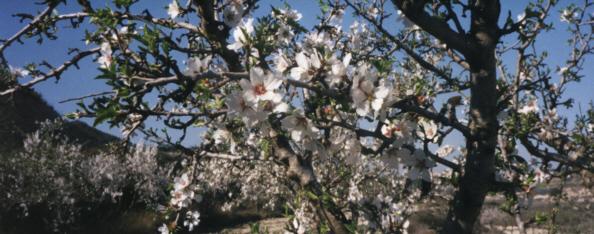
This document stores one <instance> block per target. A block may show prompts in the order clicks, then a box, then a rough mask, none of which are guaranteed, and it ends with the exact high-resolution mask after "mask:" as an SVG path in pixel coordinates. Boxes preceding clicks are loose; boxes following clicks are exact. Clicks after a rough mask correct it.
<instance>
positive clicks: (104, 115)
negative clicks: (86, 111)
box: [93, 105, 118, 127]
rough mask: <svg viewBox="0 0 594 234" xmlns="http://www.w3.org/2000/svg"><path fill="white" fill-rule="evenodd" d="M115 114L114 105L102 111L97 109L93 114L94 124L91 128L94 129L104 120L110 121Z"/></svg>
mask: <svg viewBox="0 0 594 234" xmlns="http://www.w3.org/2000/svg"><path fill="white" fill-rule="evenodd" d="M117 113H118V112H117V108H116V107H115V106H114V105H110V106H109V107H107V108H104V109H98V110H97V112H95V122H93V127H96V126H97V125H99V124H101V123H103V122H105V121H106V120H109V119H112V118H113V117H115V116H116V114H117Z"/></svg>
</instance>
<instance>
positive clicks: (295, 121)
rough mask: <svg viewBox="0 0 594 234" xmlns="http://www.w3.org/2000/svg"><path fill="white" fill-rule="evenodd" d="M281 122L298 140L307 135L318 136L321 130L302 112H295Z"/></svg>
mask: <svg viewBox="0 0 594 234" xmlns="http://www.w3.org/2000/svg"><path fill="white" fill-rule="evenodd" d="M281 122H282V127H283V128H284V129H285V130H287V131H288V132H289V134H290V135H291V139H293V140H294V141H296V142H301V140H303V139H304V138H306V137H308V138H316V137H317V134H318V132H319V130H318V128H316V127H315V126H314V125H313V123H312V121H311V120H310V119H308V118H307V117H305V115H304V114H303V113H302V112H294V113H292V114H291V115H289V116H287V117H285V118H284V119H283V120H282V121H281Z"/></svg>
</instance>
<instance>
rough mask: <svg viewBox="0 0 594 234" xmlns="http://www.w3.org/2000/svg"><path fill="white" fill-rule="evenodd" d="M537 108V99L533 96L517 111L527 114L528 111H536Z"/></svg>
mask: <svg viewBox="0 0 594 234" xmlns="http://www.w3.org/2000/svg"><path fill="white" fill-rule="evenodd" d="M538 110H539V109H538V100H536V98H534V99H531V100H530V101H528V102H527V103H526V105H524V106H523V107H522V108H520V109H519V110H518V113H520V114H525V115H527V114H530V113H536V112H537V111H538Z"/></svg>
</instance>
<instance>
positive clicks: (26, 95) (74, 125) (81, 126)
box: [0, 89, 118, 152]
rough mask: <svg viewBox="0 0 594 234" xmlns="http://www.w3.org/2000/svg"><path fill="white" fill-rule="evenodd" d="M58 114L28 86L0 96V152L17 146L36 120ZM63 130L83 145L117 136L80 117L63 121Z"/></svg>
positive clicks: (104, 141)
mask: <svg viewBox="0 0 594 234" xmlns="http://www.w3.org/2000/svg"><path fill="white" fill-rule="evenodd" d="M60 117H61V116H60V114H59V113H58V112H57V111H56V110H54V108H52V107H51V106H50V105H49V104H48V103H47V102H45V101H44V100H43V98H42V97H41V95H40V94H38V93H36V92H35V91H33V90H31V89H22V90H19V91H17V92H15V93H14V94H12V95H9V96H1V97H0V139H2V140H0V152H3V151H11V150H13V149H16V148H19V146H21V144H22V141H23V138H24V136H25V135H26V134H27V133H30V132H33V131H35V130H36V129H37V127H38V124H39V122H43V121H45V120H54V119H57V118H60ZM64 134H65V135H66V136H68V138H69V139H72V140H74V141H76V142H77V143H80V144H82V145H83V146H86V147H93V146H99V145H103V144H105V143H108V142H111V141H115V140H118V138H117V137H115V136H112V135H109V134H107V133H104V132H102V131H99V130H97V129H95V128H93V127H91V126H88V125H87V124H85V123H83V122H80V121H71V122H66V123H65V127H64Z"/></svg>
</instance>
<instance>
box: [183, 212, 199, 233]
mask: <svg viewBox="0 0 594 234" xmlns="http://www.w3.org/2000/svg"><path fill="white" fill-rule="evenodd" d="M198 224H200V213H198V211H188V212H186V220H184V226H185V227H188V231H190V232H191V231H192V230H194V227H197V226H198Z"/></svg>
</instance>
